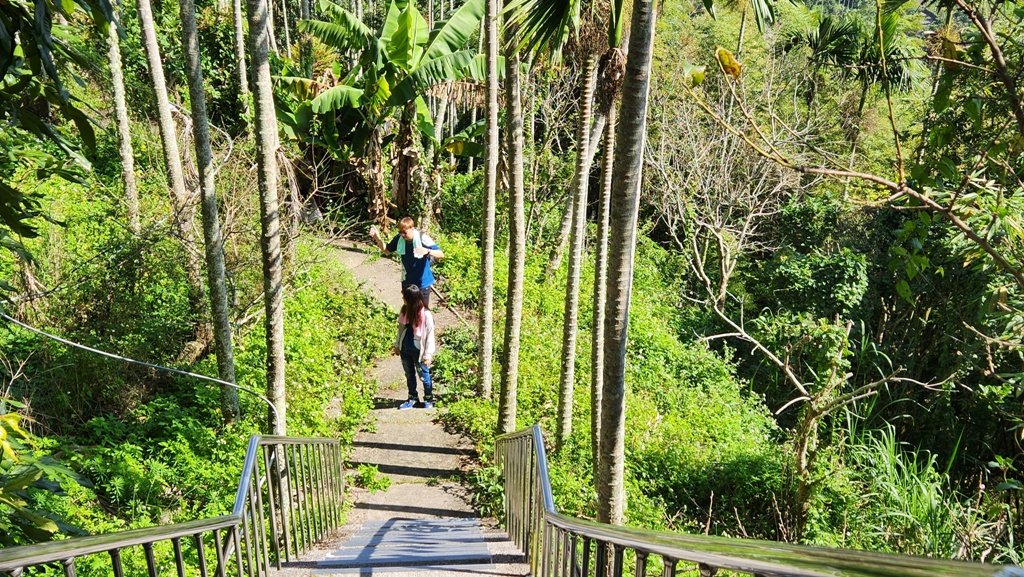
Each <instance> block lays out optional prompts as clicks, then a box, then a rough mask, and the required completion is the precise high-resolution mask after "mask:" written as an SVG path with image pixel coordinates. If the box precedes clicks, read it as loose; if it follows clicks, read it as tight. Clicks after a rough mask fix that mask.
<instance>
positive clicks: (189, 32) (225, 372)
mask: <svg viewBox="0 0 1024 577" xmlns="http://www.w3.org/2000/svg"><path fill="white" fill-rule="evenodd" d="M178 6H179V8H180V12H181V31H182V36H181V41H182V48H183V50H184V52H185V75H186V76H187V77H188V95H189V101H190V102H191V104H192V129H193V136H194V137H195V142H196V165H197V167H198V168H199V186H200V190H201V191H202V198H203V202H202V209H203V238H204V239H205V241H206V278H207V283H208V284H209V287H210V306H211V310H212V311H213V327H214V330H213V340H214V346H215V347H216V351H217V374H218V375H219V376H220V379H221V380H222V381H227V382H229V383H234V382H235V357H234V351H233V349H232V346H231V323H230V322H229V321H228V314H229V309H228V290H227V281H226V278H225V273H224V239H223V237H222V236H221V231H220V220H219V216H218V214H217V193H216V189H215V187H214V180H213V179H214V171H213V153H212V151H211V149H210V125H209V121H208V119H207V114H206V95H205V94H204V93H203V69H202V66H201V64H200V61H199V31H198V30H197V28H196V9H195V5H194V4H193V3H192V0H179V2H178ZM220 410H221V414H222V415H223V417H224V421H225V422H227V423H230V422H233V421H234V420H235V419H236V418H237V417H238V391H237V389H235V388H234V387H229V386H227V385H221V388H220Z"/></svg>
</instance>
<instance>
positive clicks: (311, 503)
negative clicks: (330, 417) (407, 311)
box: [0, 435, 345, 577]
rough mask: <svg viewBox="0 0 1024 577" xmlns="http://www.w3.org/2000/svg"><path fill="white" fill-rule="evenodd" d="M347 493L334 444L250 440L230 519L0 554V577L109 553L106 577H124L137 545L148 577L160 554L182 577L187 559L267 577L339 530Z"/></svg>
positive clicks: (219, 572) (199, 565)
mask: <svg viewBox="0 0 1024 577" xmlns="http://www.w3.org/2000/svg"><path fill="white" fill-rule="evenodd" d="M261 465H262V466H261ZM261 472H262V474H261ZM344 488H345V487H344V471H343V468H342V455H341V445H340V443H339V442H338V441H337V440H335V439H317V438H303V437H284V436H260V435H253V436H252V437H251V438H250V439H249V445H248V448H247V450H246V452H245V461H244V463H243V465H242V474H241V478H240V479H239V483H238V490H237V491H236V492H235V501H234V504H233V506H232V509H231V514H230V515H222V516H218V517H213V518H211V519H204V520H198V521H189V522H185V523H176V524H173V525H160V526H156V527H146V528H142V529H131V530H128V531H120V532H117V533H109V534H105V535H90V536H87V537H76V538H72V539H68V540H65V541H51V542H47V543H39V544H36V545H24V546H19V547H11V548H8V549H0V574H2V573H6V574H8V575H10V576H11V577H19V576H21V575H22V574H23V573H24V572H25V571H26V570H29V569H31V568H33V567H38V566H40V565H46V564H52V563H60V564H61V565H62V569H63V571H64V575H65V576H66V577H76V566H75V561H76V559H82V558H84V557H88V556H91V555H97V554H102V553H106V554H108V555H109V556H110V570H111V573H112V574H113V575H114V576H115V577H123V576H124V574H125V568H124V559H123V557H124V556H123V555H122V552H128V555H131V554H137V553H138V551H137V550H135V549H134V548H136V547H140V546H141V547H142V549H143V551H142V552H143V555H144V557H145V564H146V569H147V571H148V573H149V576H150V577H156V576H157V574H158V564H160V562H161V561H163V556H164V555H165V554H170V555H172V559H171V561H172V562H173V564H174V565H175V568H176V570H177V575H178V576H179V577H181V576H183V575H185V573H186V572H189V573H194V571H193V568H192V567H187V565H188V563H187V562H186V557H187V558H188V559H189V560H190V561H193V562H194V565H195V567H194V569H197V570H198V573H199V575H200V577H209V575H210V573H211V571H209V570H208V563H209V562H211V561H212V562H213V567H214V569H213V571H212V573H213V574H214V575H216V576H217V577H229V576H234V577H243V576H244V577H266V576H267V575H269V573H270V569H271V565H272V564H273V565H274V566H276V567H277V568H278V569H280V568H281V563H282V561H288V560H291V558H292V556H293V555H294V556H296V557H297V556H299V555H301V554H302V553H303V552H305V551H306V550H307V549H308V548H309V547H310V546H311V545H312V544H314V543H316V542H318V541H320V540H322V539H324V538H325V537H327V536H328V535H329V534H330V533H332V532H333V531H334V530H335V529H337V528H338V527H339V526H340V524H341V518H342V499H343V495H344ZM168 541H169V542H170V544H171V549H172V551H171V552H166V551H162V552H160V554H159V555H158V551H157V550H156V549H155V547H154V546H155V545H157V544H160V543H162V542H168ZM207 547H210V548H212V549H213V550H214V552H215V555H214V556H213V558H209V557H210V555H209V554H207V553H206V548H207ZM158 557H159V558H158Z"/></svg>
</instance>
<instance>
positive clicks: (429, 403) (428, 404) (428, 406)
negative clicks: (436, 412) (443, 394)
mask: <svg viewBox="0 0 1024 577" xmlns="http://www.w3.org/2000/svg"><path fill="white" fill-rule="evenodd" d="M423 408H424V409H433V408H434V401H432V400H429V399H428V400H426V401H423Z"/></svg>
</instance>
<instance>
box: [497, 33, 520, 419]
mask: <svg viewBox="0 0 1024 577" xmlns="http://www.w3.org/2000/svg"><path fill="white" fill-rule="evenodd" d="M515 37H516V34H515V26H514V25H511V26H508V27H507V28H506V38H505V105H506V109H505V114H506V116H507V118H508V125H507V126H506V128H505V154H507V155H508V156H507V157H508V159H509V164H510V166H509V171H510V173H511V174H510V178H509V181H510V182H509V233H508V236H509V241H508V244H509V249H508V294H507V295H506V300H505V347H504V350H505V363H504V364H503V366H502V370H501V389H500V395H499V402H498V430H499V431H500V432H502V433H511V432H512V431H514V430H515V427H516V395H517V392H518V389H519V336H520V331H521V329H522V323H523V276H524V275H525V272H526V214H525V210H526V209H525V204H526V199H525V190H524V185H523V108H522V91H521V86H520V77H519V51H518V48H517V47H516V42H515Z"/></svg>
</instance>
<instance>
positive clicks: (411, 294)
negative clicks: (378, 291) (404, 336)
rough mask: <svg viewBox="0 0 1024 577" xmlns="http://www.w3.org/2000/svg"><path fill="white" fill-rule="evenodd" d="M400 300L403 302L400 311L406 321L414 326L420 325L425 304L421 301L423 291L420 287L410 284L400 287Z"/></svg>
mask: <svg viewBox="0 0 1024 577" xmlns="http://www.w3.org/2000/svg"><path fill="white" fill-rule="evenodd" d="M402 300H404V301H405V304H404V305H402V313H404V314H405V319H406V321H408V322H409V324H410V325H412V326H414V327H418V326H420V323H421V322H422V320H423V318H422V315H423V309H425V308H426V305H425V304H424V303H423V291H421V290H420V287H418V286H416V285H414V284H411V285H409V286H407V287H405V288H403V289H402Z"/></svg>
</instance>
